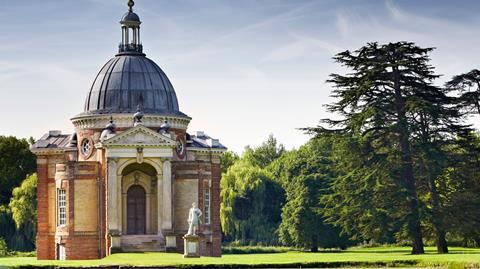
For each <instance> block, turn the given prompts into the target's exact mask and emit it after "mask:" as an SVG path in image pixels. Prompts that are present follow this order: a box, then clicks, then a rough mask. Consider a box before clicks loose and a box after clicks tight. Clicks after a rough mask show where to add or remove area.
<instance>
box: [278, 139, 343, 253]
mask: <svg viewBox="0 0 480 269" xmlns="http://www.w3.org/2000/svg"><path fill="white" fill-rule="evenodd" d="M330 157H331V148H330V145H329V143H327V141H325V140H321V139H313V140H311V141H310V142H308V143H307V144H306V145H304V146H302V147H301V148H300V149H299V150H296V151H290V152H288V153H285V154H284V155H283V156H282V157H281V158H279V159H278V160H276V161H275V162H274V163H273V164H272V165H271V166H270V169H271V170H273V171H274V174H275V175H276V176H277V177H278V178H279V179H280V181H281V183H282V186H283V188H284V189H285V192H286V203H285V206H284V207H283V208H282V223H281V225H280V227H279V229H278V234H279V238H280V240H281V241H282V243H284V244H285V245H288V246H295V247H300V248H309V249H310V250H311V251H314V252H316V251H318V248H319V247H322V248H338V247H339V248H346V247H347V246H348V245H349V244H350V242H349V240H348V239H347V238H346V237H344V236H340V235H339V233H340V229H339V228H335V227H333V226H331V225H330V224H327V223H325V222H324V218H323V213H324V212H323V209H322V207H323V205H322V203H321V202H320V199H321V197H322V196H323V195H325V193H326V192H327V191H328V190H327V189H328V183H329V182H330V179H331V178H332V177H333V170H332V168H333V163H332V162H331V160H330Z"/></svg>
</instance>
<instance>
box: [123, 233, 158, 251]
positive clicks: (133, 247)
mask: <svg viewBox="0 0 480 269" xmlns="http://www.w3.org/2000/svg"><path fill="white" fill-rule="evenodd" d="M121 248H122V251H124V252H160V251H161V252H163V251H165V238H163V237H162V236H159V235H148V234H147V235H124V236H122V237H121Z"/></svg>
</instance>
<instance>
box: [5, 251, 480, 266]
mask: <svg viewBox="0 0 480 269" xmlns="http://www.w3.org/2000/svg"><path fill="white" fill-rule="evenodd" d="M409 251H410V249H409V248H405V247H382V248H358V249H351V250H346V251H339V252H333V251H332V252H328V251H326V252H319V253H308V252H295V251H292V252H287V253H273V254H229V255H224V256H223V257H222V258H207V257H202V258H199V259H184V258H183V257H182V255H180V254H172V253H139V254H133V253H125V254H114V255H112V256H109V257H106V258H104V259H101V260H88V261H63V262H60V261H37V260H36V258H34V257H9V258H0V266H2V265H4V266H23V265H39V266H40V265H62V266H99V265H135V266H142V265H144V266H149V265H150V266H151V265H158V266H162V265H163V266H165V265H216V264H217V265H218V264H229V265H240V264H243V265H262V264H263V265H264V266H266V265H275V264H283V265H284V266H285V265H286V264H292V265H296V266H300V265H302V266H303V267H305V266H307V265H309V266H313V267H326V266H328V267H340V266H378V267H382V266H389V265H396V266H399V265H403V266H419V267H432V266H442V267H447V266H448V267H455V268H462V267H465V266H468V267H470V268H480V249H469V248H450V252H451V253H450V254H435V249H434V248H427V254H424V255H410V253H409Z"/></svg>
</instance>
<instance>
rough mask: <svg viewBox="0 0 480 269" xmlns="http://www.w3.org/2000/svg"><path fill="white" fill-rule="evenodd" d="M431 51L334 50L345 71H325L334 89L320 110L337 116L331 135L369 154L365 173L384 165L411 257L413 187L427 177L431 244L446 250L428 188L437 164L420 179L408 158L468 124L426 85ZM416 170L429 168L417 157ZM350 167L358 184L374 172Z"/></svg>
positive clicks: (417, 220) (419, 239)
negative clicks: (362, 147) (357, 143)
mask: <svg viewBox="0 0 480 269" xmlns="http://www.w3.org/2000/svg"><path fill="white" fill-rule="evenodd" d="M431 51H432V48H420V47H418V46H416V45H415V44H413V43H410V42H397V43H388V44H384V45H379V44H377V43H369V44H367V45H366V46H364V47H362V48H360V49H359V50H357V51H354V52H350V51H345V52H342V53H339V54H337V56H335V57H334V59H335V60H336V61H337V62H339V63H340V64H342V65H343V66H345V67H347V68H348V69H349V71H350V73H348V74H347V75H339V74H332V75H331V79H330V80H328V82H330V83H332V84H333V85H334V87H335V89H334V91H333V97H335V98H336V101H335V102H334V103H332V104H330V105H329V106H328V108H329V110H330V111H331V112H335V113H337V114H339V115H340V116H341V117H342V118H341V119H339V120H325V121H324V122H326V123H328V124H330V125H331V126H332V127H334V128H337V129H336V132H340V133H344V134H349V135H350V136H351V137H353V138H355V139H360V140H362V141H363V143H365V144H366V145H368V147H369V150H370V151H371V152H373V156H372V157H373V159H372V160H376V161H374V162H371V164H370V166H366V167H368V168H369V170H368V172H370V173H375V171H380V170H379V169H385V168H387V169H388V170H387V171H388V175H384V176H383V177H384V178H385V179H386V178H389V179H391V180H386V182H387V185H388V184H390V183H393V184H394V185H396V186H395V188H398V192H397V193H400V194H401V195H402V197H403V202H402V201H399V202H400V207H399V208H397V211H398V212H399V213H400V214H402V215H403V216H404V217H403V218H402V219H401V220H402V222H403V224H404V228H405V230H404V231H406V233H407V234H408V235H409V237H410V239H411V241H412V253H415V254H418V253H423V252H424V250H423V236H422V230H421V220H422V214H423V211H422V208H423V207H424V205H423V204H422V201H421V198H422V197H419V196H420V195H421V193H420V194H419V189H418V188H419V187H421V185H422V181H426V182H427V183H426V184H425V186H428V188H427V190H428V193H429V195H431V197H432V198H431V199H430V201H429V202H430V204H431V206H432V210H431V211H430V213H431V214H432V215H435V216H434V217H433V218H432V220H435V221H434V222H432V223H433V225H434V227H435V229H436V230H437V236H438V242H440V243H443V246H442V247H439V252H442V251H446V243H445V242H444V241H445V240H444V239H442V237H443V238H444V237H445V232H444V230H443V227H442V226H443V224H442V221H441V218H442V217H441V216H440V215H441V209H440V207H441V206H440V204H439V199H438V197H437V191H436V189H435V187H436V183H435V177H436V176H438V174H440V173H441V171H442V170H443V167H437V171H438V172H434V171H433V170H431V169H430V170H429V172H430V174H429V176H427V177H424V178H422V176H420V175H425V173H421V172H420V167H419V166H418V165H417V162H415V161H416V160H418V159H420V158H421V157H420V156H427V154H430V153H432V152H434V151H435V150H437V151H438V149H439V147H438V146H439V145H441V142H442V138H443V137H447V138H450V139H452V138H454V137H455V135H456V134H459V133H462V134H466V133H467V132H468V128H466V127H465V126H462V125H461V124H459V122H461V121H462V119H463V118H462V115H461V114H460V113H459V112H458V110H456V109H453V106H454V105H455V104H456V103H457V100H456V99H455V98H453V97H449V96H447V94H446V92H445V91H444V90H443V89H441V88H439V87H436V86H434V85H433V84H432V82H433V81H434V80H435V79H436V78H437V77H438V76H437V75H435V74H434V73H433V67H432V66H430V65H429V61H430V59H429V57H428V53H429V52H431ZM309 130H310V131H311V132H314V133H317V134H325V133H328V132H331V131H329V130H327V129H325V128H323V127H318V128H310V129H309ZM439 141H440V142H439ZM370 155H371V154H370ZM425 160H426V159H425ZM428 160H429V161H431V160H430V159H428ZM379 165H380V166H379ZM420 165H422V164H420ZM423 167H429V168H432V167H433V165H432V164H431V163H425V162H424V163H423ZM359 168H361V167H359ZM357 172H358V170H357V171H352V172H350V175H354V176H358V177H359V178H360V182H361V181H362V180H361V178H364V179H365V180H367V179H370V178H371V176H374V177H378V176H377V175H375V174H372V175H369V174H368V173H365V172H364V173H360V174H357V175H355V173H357ZM366 172H367V171H366ZM367 175H368V176H367ZM366 182H368V181H366ZM405 203H406V206H405ZM364 214H367V215H368V214H369V213H368V212H365V213H364ZM437 220H438V222H437ZM440 249H442V250H440Z"/></svg>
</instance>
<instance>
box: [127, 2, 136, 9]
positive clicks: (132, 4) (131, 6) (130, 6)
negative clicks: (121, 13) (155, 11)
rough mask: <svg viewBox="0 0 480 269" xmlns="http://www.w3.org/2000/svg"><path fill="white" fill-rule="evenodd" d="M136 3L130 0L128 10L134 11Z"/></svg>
mask: <svg viewBox="0 0 480 269" xmlns="http://www.w3.org/2000/svg"><path fill="white" fill-rule="evenodd" d="M134 5H135V2H133V0H128V10H129V11H130V12H133V6H134Z"/></svg>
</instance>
